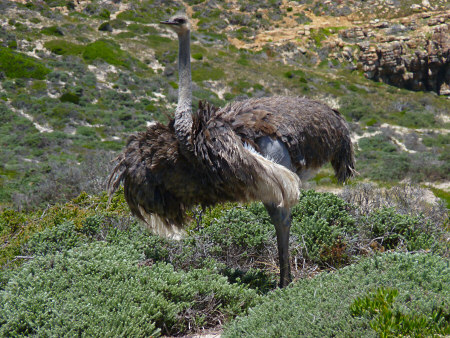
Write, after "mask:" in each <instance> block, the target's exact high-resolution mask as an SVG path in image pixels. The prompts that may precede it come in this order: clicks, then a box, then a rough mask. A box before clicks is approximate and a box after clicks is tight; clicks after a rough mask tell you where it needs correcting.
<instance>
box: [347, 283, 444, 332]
mask: <svg viewBox="0 0 450 338" xmlns="http://www.w3.org/2000/svg"><path fill="white" fill-rule="evenodd" d="M397 296H398V290H397V289H391V288H383V287H380V288H378V289H377V290H376V292H371V293H369V294H368V295H367V296H364V297H358V298H356V299H355V301H354V302H353V303H352V304H351V306H350V311H351V313H352V316H353V317H366V318H369V319H371V321H370V323H369V324H370V327H371V328H372V329H374V330H375V331H376V332H377V333H378V334H379V335H380V336H381V337H389V336H403V335H408V336H413V337H422V336H431V335H433V336H434V335H436V334H438V335H442V336H444V335H446V334H449V333H450V325H449V320H450V312H448V309H445V308H442V307H440V306H436V307H435V309H433V311H432V313H431V315H429V314H428V315H423V314H420V315H417V314H410V315H408V314H404V313H403V312H402V311H401V310H399V309H394V301H395V298H396V297H397Z"/></svg>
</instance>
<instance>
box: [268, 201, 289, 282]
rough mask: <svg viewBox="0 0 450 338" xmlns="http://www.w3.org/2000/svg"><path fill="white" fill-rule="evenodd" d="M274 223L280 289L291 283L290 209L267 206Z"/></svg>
mask: <svg viewBox="0 0 450 338" xmlns="http://www.w3.org/2000/svg"><path fill="white" fill-rule="evenodd" d="M264 206H265V207H266V209H267V212H268V213H269V215H270V219H271V220H272V223H273V224H274V225H275V231H276V234H277V244H278V260H279V264H280V288H283V287H285V286H287V285H288V284H289V283H290V282H291V281H292V277H291V265H290V263H289V231H290V229H291V212H290V210H288V209H285V208H280V207H277V206H275V205H273V204H265V205H264Z"/></svg>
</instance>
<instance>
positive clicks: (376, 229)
mask: <svg viewBox="0 0 450 338" xmlns="http://www.w3.org/2000/svg"><path fill="white" fill-rule="evenodd" d="M361 223H362V228H363V229H362V230H363V231H367V233H366V234H365V236H367V237H368V238H370V239H372V241H377V242H378V243H379V244H380V246H383V247H384V248H385V249H387V250H390V249H397V248H398V246H404V247H406V249H407V250H409V251H415V250H420V249H436V246H437V245H438V243H439V242H438V238H435V237H439V234H437V233H435V229H433V227H432V224H431V223H430V222H428V221H427V220H426V219H424V217H423V216H420V215H419V216H411V215H402V214H399V213H398V212H396V210H395V209H394V208H382V209H379V210H375V211H374V212H372V213H370V214H369V215H367V216H366V217H365V218H364V219H363V220H362V221H361Z"/></svg>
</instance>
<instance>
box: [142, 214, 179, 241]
mask: <svg viewBox="0 0 450 338" xmlns="http://www.w3.org/2000/svg"><path fill="white" fill-rule="evenodd" d="M139 211H140V212H141V215H142V216H143V217H144V220H145V222H144V223H145V226H146V228H148V229H149V230H150V231H151V232H153V233H154V234H155V235H158V236H161V237H165V238H169V239H175V240H180V239H182V238H183V237H185V236H186V231H185V230H184V229H182V228H180V227H179V226H177V225H175V224H171V223H169V222H168V221H167V220H166V219H164V218H161V217H159V216H158V215H156V214H149V213H147V212H145V210H144V209H143V208H141V207H139Z"/></svg>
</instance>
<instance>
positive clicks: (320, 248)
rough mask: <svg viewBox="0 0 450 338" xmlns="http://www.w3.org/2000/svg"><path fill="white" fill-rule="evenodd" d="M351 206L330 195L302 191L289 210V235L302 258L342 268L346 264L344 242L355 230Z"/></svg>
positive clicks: (346, 257)
mask: <svg viewBox="0 0 450 338" xmlns="http://www.w3.org/2000/svg"><path fill="white" fill-rule="evenodd" d="M349 210H350V205H348V204H347V203H345V202H344V200H342V199H341V198H339V197H337V196H336V195H333V194H331V193H325V194H321V193H317V192H315V191H313V190H308V191H302V192H301V195H300V200H299V203H298V204H297V205H296V206H295V207H294V208H293V210H292V230H291V233H292V235H294V236H296V237H297V241H298V243H300V244H301V245H302V246H301V248H302V249H301V250H302V256H303V257H306V258H308V259H309V260H311V261H313V262H318V263H322V264H332V265H333V266H336V265H341V264H343V263H345V262H347V260H348V255H347V252H346V246H347V241H348V240H349V239H350V237H351V235H352V234H353V233H354V230H355V220H354V219H353V218H352V216H351V215H350V214H349Z"/></svg>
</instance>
